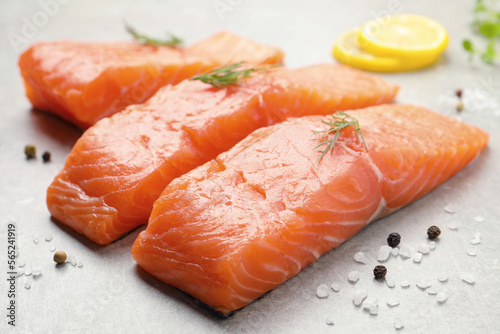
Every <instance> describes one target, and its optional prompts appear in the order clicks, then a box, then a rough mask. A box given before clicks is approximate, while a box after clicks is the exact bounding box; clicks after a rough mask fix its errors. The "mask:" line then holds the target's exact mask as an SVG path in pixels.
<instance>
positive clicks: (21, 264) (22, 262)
mask: <svg viewBox="0 0 500 334" xmlns="http://www.w3.org/2000/svg"><path fill="white" fill-rule="evenodd" d="M25 265H26V262H24V261H19V264H18V266H19V268H22V267H24V266H25Z"/></svg>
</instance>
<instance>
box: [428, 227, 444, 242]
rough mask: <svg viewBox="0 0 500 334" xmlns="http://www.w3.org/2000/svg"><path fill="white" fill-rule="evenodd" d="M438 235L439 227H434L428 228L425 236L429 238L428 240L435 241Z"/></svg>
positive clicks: (439, 232)
mask: <svg viewBox="0 0 500 334" xmlns="http://www.w3.org/2000/svg"><path fill="white" fill-rule="evenodd" d="M440 234H441V230H440V229H439V227H437V226H434V225H433V226H431V227H429V229H428V230H427V235H428V236H429V239H436V238H437V237H439V235H440Z"/></svg>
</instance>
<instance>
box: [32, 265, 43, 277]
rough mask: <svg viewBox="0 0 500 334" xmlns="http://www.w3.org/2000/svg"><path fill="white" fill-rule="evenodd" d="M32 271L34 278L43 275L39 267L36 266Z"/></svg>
mask: <svg viewBox="0 0 500 334" xmlns="http://www.w3.org/2000/svg"><path fill="white" fill-rule="evenodd" d="M32 271H33V276H40V275H41V274H42V268H41V267H39V266H34V267H33V269H32Z"/></svg>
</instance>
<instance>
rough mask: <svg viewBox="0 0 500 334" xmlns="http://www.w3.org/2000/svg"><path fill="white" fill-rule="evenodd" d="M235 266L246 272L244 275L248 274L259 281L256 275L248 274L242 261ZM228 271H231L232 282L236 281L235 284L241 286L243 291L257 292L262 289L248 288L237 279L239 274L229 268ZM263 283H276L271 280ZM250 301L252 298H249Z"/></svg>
mask: <svg viewBox="0 0 500 334" xmlns="http://www.w3.org/2000/svg"><path fill="white" fill-rule="evenodd" d="M237 268H240V269H241V270H242V271H243V272H244V273H245V274H246V276H248V277H250V278H253V279H255V280H256V281H259V279H257V278H256V277H253V276H252V275H250V274H249V273H248V271H247V270H246V268H245V266H244V264H243V263H241V262H240V264H239V266H238V267H236V268H235V269H237ZM230 272H231V277H232V278H233V282H234V283H236V285H237V286H239V287H240V288H241V290H244V291H249V292H258V293H260V292H262V289H252V288H250V287H249V286H247V285H243V284H242V283H241V282H240V280H239V279H238V276H239V275H238V276H237V275H236V272H235V270H231V271H230ZM263 282H264V281H263ZM264 283H268V284H273V285H275V284H276V283H273V282H264ZM242 298H245V297H242ZM250 301H252V299H251V300H250Z"/></svg>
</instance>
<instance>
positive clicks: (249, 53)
mask: <svg viewBox="0 0 500 334" xmlns="http://www.w3.org/2000/svg"><path fill="white" fill-rule="evenodd" d="M239 61H246V62H249V63H259V64H260V63H264V64H276V63H281V62H282V61H283V52H282V51H281V50H279V49H278V48H275V47H271V46H265V45H262V44H259V43H256V42H253V41H251V40H249V39H246V38H243V37H239V36H237V35H234V34H232V33H229V32H220V33H217V34H215V35H213V36H210V37H208V38H206V39H204V40H202V41H200V42H198V43H196V44H194V45H192V46H190V47H187V48H184V49H182V48H173V47H166V46H158V47H155V46H150V45H143V44H141V43H139V42H132V41H130V42H111V43H110V42H105V43H104V42H103V43H99V42H77V41H66V40H63V41H56V42H41V43H37V44H35V45H33V46H32V47H30V48H29V49H28V50H27V51H25V52H24V53H23V54H22V55H21V57H20V59H19V67H20V69H21V75H22V77H23V79H24V86H25V88H26V95H27V96H28V98H29V100H30V101H31V103H32V104H33V106H34V107H35V108H38V109H41V110H45V111H47V112H50V113H53V114H55V115H58V116H59V117H61V118H63V119H65V120H67V121H68V122H70V123H73V124H75V125H77V126H78V127H80V128H87V127H89V126H91V125H93V124H94V123H95V122H97V121H98V120H100V119H102V118H104V117H108V116H110V115H112V114H114V113H116V112H118V111H121V110H123V109H125V107H127V106H128V105H131V104H138V103H143V102H144V101H146V100H147V99H148V98H150V97H151V96H152V95H154V93H156V91H157V90H158V89H159V88H160V87H162V86H165V85H167V84H177V83H179V82H180V81H182V80H184V79H187V78H190V77H192V76H193V75H195V74H197V73H200V72H203V71H206V70H209V69H212V68H215V67H219V66H221V65H223V64H227V63H234V62H239Z"/></svg>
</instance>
